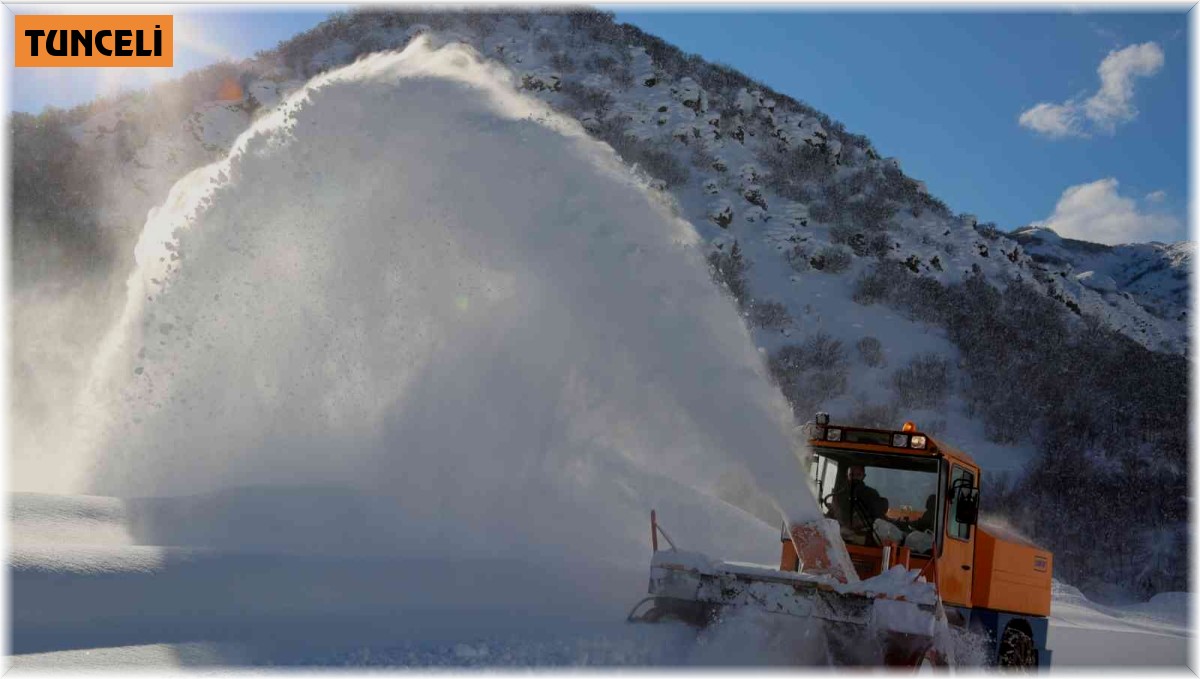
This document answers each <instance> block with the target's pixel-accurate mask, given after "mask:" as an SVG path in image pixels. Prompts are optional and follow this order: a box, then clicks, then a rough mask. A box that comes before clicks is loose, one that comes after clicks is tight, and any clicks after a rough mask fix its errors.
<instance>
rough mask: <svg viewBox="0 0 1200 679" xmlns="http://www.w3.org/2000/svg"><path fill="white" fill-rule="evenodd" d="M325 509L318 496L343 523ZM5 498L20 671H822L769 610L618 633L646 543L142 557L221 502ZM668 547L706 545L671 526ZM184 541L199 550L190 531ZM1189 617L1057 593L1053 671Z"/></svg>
mask: <svg viewBox="0 0 1200 679" xmlns="http://www.w3.org/2000/svg"><path fill="white" fill-rule="evenodd" d="M313 490H314V489H312V488H305V489H299V491H298V493H299V492H303V493H307V494H310V495H313ZM332 497H335V496H334V494H332V493H326V494H324V495H323V496H322V495H320V494H315V499H316V500H317V501H320V502H324V503H326V504H325V507H326V508H327V509H329V510H330V511H338V510H339V509H341V508H339V507H338V506H337V504H336V503H334V502H333V501H331V498H332ZM10 499H11V505H12V509H11V511H12V523H11V526H12V529H13V532H12V537H13V543H14V544H13V553H12V594H13V624H14V630H13V631H14V637H13V653H14V655H13V657H12V658H11V664H12V666H13V667H14V668H15V669H16V670H17V674H18V675H19V674H21V672H23V671H34V670H39V669H47V668H53V669H86V670H99V669H106V668H108V669H120V668H128V667H131V666H137V667H151V668H167V667H220V666H224V667H228V666H231V665H233V666H241V667H270V666H331V665H332V666H349V667H438V666H451V667H471V666H489V667H494V666H512V667H520V666H530V665H534V666H575V665H591V666H626V665H633V666H679V665H685V666H687V665H693V666H694V665H702V666H707V665H726V666H729V665H733V666H741V665H762V664H771V665H783V664H792V663H801V664H820V663H821V662H823V647H822V645H821V637H820V632H819V630H815V629H813V628H810V627H807V626H805V625H804V624H803V623H800V622H797V621H791V620H784V619H780V618H779V617H778V616H767V615H754V614H732V615H730V616H728V617H727V618H726V619H725V620H723V621H722V622H721V623H720V624H718V625H717V626H715V627H713V628H710V629H708V630H705V631H704V632H702V633H700V634H699V635H697V634H696V633H695V632H694V631H692V630H691V629H690V628H687V627H684V626H681V625H675V624H663V625H633V624H629V623H626V622H625V614H626V612H627V609H628V607H630V606H632V604H633V603H634V602H636V601H637V600H638V599H639V598H640V597H641V596H642V595H643V593H644V592H645V586H646V576H647V568H648V564H649V551H650V550H649V545H648V544H646V545H644V546H643V548H642V550H641V554H639V555H638V556H640V557H642V559H641V561H642V563H637V562H633V563H619V562H614V561H612V560H609V559H606V558H604V556H603V555H597V556H596V557H595V558H594V559H582V558H581V559H580V561H579V562H577V563H573V564H565V565H564V564H563V563H562V562H561V561H560V562H556V563H553V564H549V563H547V564H538V563H535V562H528V561H519V560H503V559H494V560H486V559H479V558H472V559H461V560H455V559H439V558H427V559H416V558H401V557H396V556H385V555H379V554H376V555H370V554H363V553H361V550H360V551H359V553H355V552H354V551H348V552H343V553H342V554H340V555H337V556H318V555H314V554H312V553H305V551H303V550H297V549H295V548H294V547H292V548H289V547H287V546H286V544H285V543H284V542H283V541H281V542H280V543H279V544H277V545H275V546H273V547H268V548H260V549H257V550H250V549H244V548H234V547H232V546H226V547H222V548H218V547H216V546H215V545H216V544H217V542H218V540H217V539H214V537H213V535H212V534H210V537H209V539H208V540H207V545H204V546H190V547H187V546H180V545H174V546H151V545H144V544H137V542H138V538H137V537H136V535H137V533H138V530H137V525H138V523H139V522H142V521H146V520H148V519H150V518H152V517H151V516H150V514H158V515H160V516H161V515H171V514H178V515H186V516H188V517H190V520H191V521H192V522H194V523H195V524H199V525H205V526H206V527H207V528H208V529H210V530H216V529H218V528H220V527H222V526H223V525H226V526H227V523H225V522H233V521H236V520H238V518H237V517H236V516H234V515H233V514H226V515H225V516H224V517H223V518H222V517H221V516H220V515H219V514H212V513H206V512H205V511H203V509H202V508H203V507H206V506H207V507H210V508H211V507H214V506H216V505H217V504H218V503H216V502H206V501H205V499H204V498H197V497H191V498H172V499H166V498H160V499H157V500H153V501H150V500H118V499H115V498H101V497H87V496H74V497H72V496H52V495H40V494H24V493H17V494H14V495H13V496H12V497H11V498H10ZM224 499H226V496H221V497H219V498H209V500H224ZM277 506H278V507H280V508H283V507H284V506H285V503H279V504H277ZM691 510H692V511H693V512H695V513H699V514H701V515H702V516H703V517H704V518H705V519H709V520H711V521H712V522H713V524H712V525H714V526H720V525H721V523H722V517H721V512H722V511H723V510H722V509H721V507H720V505H719V504H716V503H714V504H712V505H709V506H707V507H699V506H695V507H692V508H691ZM281 511H283V510H282V509H281ZM729 513H731V514H736V510H729ZM247 516H248V517H249V520H254V516H253V514H249V515H247ZM747 530H749V535H747V533H746V531H747ZM718 532H720V533H721V534H722V535H723V536H724V537H725V538H727V539H728V540H729V544H727V545H721V544H715V545H713V546H712V547H711V549H713V550H714V551H717V552H718V553H719V550H722V549H725V548H728V549H732V548H733V547H734V545H735V543H737V542H738V539H737V538H738V537H739V536H740V537H742V538H745V537H752V538H754V539H755V540H758V541H759V542H760V545H761V546H763V547H764V549H763V550H761V552H760V554H759V558H760V560H761V561H765V562H769V560H770V558H771V557H772V556H773V551H774V548H775V547H776V545H777V542H776V540H777V539H778V537H777V533H776V532H775V530H774V529H773V528H771V527H769V526H765V525H762V524H756V522H754V521H753V520H752V519H751V520H748V521H746V522H745V523H744V524H734V523H730V522H729V520H728V519H725V526H724V528H723V529H720V530H719V531H718ZM180 535H186V534H185V533H181V534H180ZM674 537H675V538H676V539H677V540H680V541H684V540H691V539H693V538H694V537H699V536H698V535H693V534H692V533H691V531H684V532H680V531H676V532H675V533H674ZM187 539H189V540H191V541H193V542H196V543H202V542H204V539H203V538H201V537H199V536H197V535H193V536H191V537H189V538H187ZM647 542H648V539H647ZM715 542H718V543H719V542H720V541H719V540H717V541H715ZM762 552H770V553H769V554H764V553H762ZM743 553H745V552H744V551H743ZM582 556H583V554H581V557H582ZM585 562H586V563H585ZM582 573H587V574H589V575H588V576H587V577H581V574H582ZM1187 605H1188V595H1187V594H1185V593H1170V594H1160V595H1158V596H1157V597H1155V598H1154V599H1153V600H1151V601H1150V602H1147V603H1144V604H1136V605H1131V606H1121V607H1110V606H1101V605H1099V604H1095V603H1093V602H1090V601H1088V600H1087V599H1086V598H1084V597H1083V596H1082V595H1081V594H1079V592H1078V591H1077V590H1075V589H1074V588H1072V587H1069V586H1065V585H1059V586H1057V587H1056V590H1055V598H1054V604H1053V611H1052V622H1051V632H1050V647H1051V648H1052V649H1053V650H1054V652H1055V656H1054V661H1055V665H1056V666H1057V667H1066V666H1083V665H1086V666H1107V667H1138V666H1158V667H1171V666H1173V667H1177V668H1178V667H1182V666H1183V665H1185V663H1186V662H1187V652H1188V650H1187V649H1188V643H1189V638H1190V635H1189V631H1188V625H1187Z"/></svg>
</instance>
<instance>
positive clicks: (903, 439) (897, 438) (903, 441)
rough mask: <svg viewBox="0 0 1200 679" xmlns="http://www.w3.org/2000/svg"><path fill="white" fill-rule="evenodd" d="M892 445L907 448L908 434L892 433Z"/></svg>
mask: <svg viewBox="0 0 1200 679" xmlns="http://www.w3.org/2000/svg"><path fill="white" fill-rule="evenodd" d="M892 445H893V446H895V447H897V448H907V447H908V434H892Z"/></svg>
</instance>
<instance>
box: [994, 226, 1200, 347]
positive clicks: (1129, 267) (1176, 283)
mask: <svg viewBox="0 0 1200 679" xmlns="http://www.w3.org/2000/svg"><path fill="white" fill-rule="evenodd" d="M1010 237H1011V238H1012V239H1013V240H1015V241H1017V242H1018V243H1020V244H1021V246H1022V247H1024V248H1025V252H1027V253H1028V254H1029V256H1030V257H1032V258H1033V260H1034V261H1035V262H1037V263H1038V264H1040V265H1042V267H1043V268H1044V269H1045V270H1046V271H1047V272H1049V273H1051V274H1052V275H1056V276H1059V277H1060V278H1062V279H1064V280H1072V279H1073V280H1074V281H1075V282H1077V283H1078V284H1079V285H1082V286H1083V287H1086V288H1090V289H1092V290H1095V291H1096V292H1099V293H1100V294H1101V295H1105V296H1107V297H1108V298H1112V297H1116V296H1121V297H1124V298H1126V299H1131V300H1133V301H1135V302H1137V303H1138V304H1140V305H1141V306H1142V307H1144V308H1145V309H1146V310H1147V311H1149V312H1150V313H1151V314H1153V315H1155V316H1158V317H1159V318H1162V319H1164V320H1174V321H1178V322H1179V327H1178V329H1177V330H1176V332H1177V333H1178V334H1179V337H1180V338H1181V341H1183V340H1186V332H1187V328H1186V325H1187V319H1188V309H1189V308H1190V303H1191V302H1190V291H1191V285H1190V280H1189V278H1190V276H1191V272H1192V253H1193V251H1194V250H1195V249H1196V248H1195V244H1194V243H1191V242H1189V241H1185V242H1182V243H1171V244H1164V243H1137V244H1132V245H1102V244H1099V243H1088V242H1085V241H1080V240H1074V239H1071V238H1062V237H1060V236H1059V235H1058V234H1057V233H1054V231H1053V230H1051V229H1047V228H1044V227H1036V226H1027V227H1025V228H1022V229H1017V230H1016V231H1014V232H1013V233H1012V234H1010Z"/></svg>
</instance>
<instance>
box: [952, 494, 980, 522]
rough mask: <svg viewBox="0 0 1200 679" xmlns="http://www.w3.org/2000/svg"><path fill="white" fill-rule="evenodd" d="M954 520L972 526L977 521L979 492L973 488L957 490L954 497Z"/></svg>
mask: <svg viewBox="0 0 1200 679" xmlns="http://www.w3.org/2000/svg"><path fill="white" fill-rule="evenodd" d="M954 505H955V510H954V520H955V521H957V522H959V523H965V524H967V525H968V526H974V525H975V524H976V523H977V522H978V521H979V491H978V490H975V489H974V488H959V489H958V494H957V497H955V502H954Z"/></svg>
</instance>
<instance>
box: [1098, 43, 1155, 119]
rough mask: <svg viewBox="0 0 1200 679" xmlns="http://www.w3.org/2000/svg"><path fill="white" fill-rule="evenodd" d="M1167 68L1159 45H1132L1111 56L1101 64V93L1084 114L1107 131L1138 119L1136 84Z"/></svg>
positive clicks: (1110, 53)
mask: <svg viewBox="0 0 1200 679" xmlns="http://www.w3.org/2000/svg"><path fill="white" fill-rule="evenodd" d="M1162 66H1163V51H1162V48H1161V47H1159V46H1158V44H1157V43H1153V42H1147V43H1142V44H1141V45H1130V46H1129V47H1126V48H1125V49H1123V50H1117V51H1115V52H1109V53H1108V56H1107V57H1104V61H1102V62H1100V68H1099V69H1097V70H1098V71H1099V73H1100V91H1099V92H1096V94H1094V95H1092V97H1091V98H1090V99H1088V100H1087V101H1085V102H1084V103H1083V109H1084V112H1085V113H1086V114H1087V117H1088V119H1089V120H1091V121H1092V122H1094V123H1096V125H1098V126H1099V127H1101V128H1102V129H1105V130H1106V131H1110V132H1111V131H1112V130H1113V128H1115V127H1116V126H1117V124H1118V123H1125V122H1129V121H1130V120H1133V119H1134V118H1136V117H1137V109H1136V108H1134V106H1133V81H1134V79H1135V78H1147V77H1149V76H1152V75H1154V74H1155V73H1158V71H1159V69H1161V68H1162Z"/></svg>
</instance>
